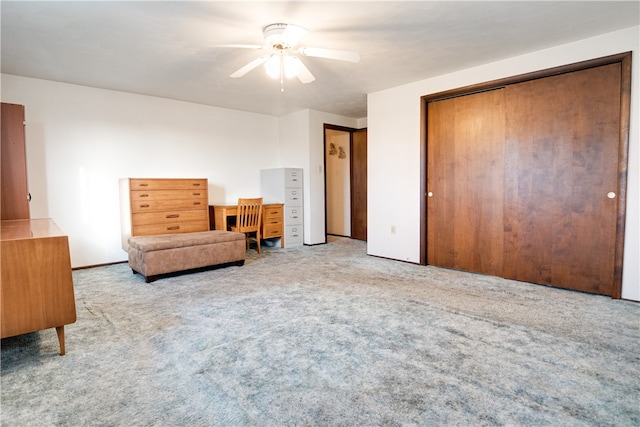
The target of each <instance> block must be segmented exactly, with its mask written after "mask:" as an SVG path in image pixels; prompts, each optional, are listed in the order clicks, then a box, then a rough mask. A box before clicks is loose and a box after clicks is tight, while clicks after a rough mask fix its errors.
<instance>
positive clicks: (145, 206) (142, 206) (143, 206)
mask: <svg viewBox="0 0 640 427" xmlns="http://www.w3.org/2000/svg"><path fill="white" fill-rule="evenodd" d="M140 207H141V208H148V207H149V205H147V204H144V205H140Z"/></svg>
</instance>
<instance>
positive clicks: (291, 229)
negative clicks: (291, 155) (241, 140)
mask: <svg viewBox="0 0 640 427" xmlns="http://www.w3.org/2000/svg"><path fill="white" fill-rule="evenodd" d="M260 179H261V186H262V198H263V201H264V203H284V247H285V248H291V247H294V246H301V245H302V244H303V243H304V238H303V237H304V235H303V218H304V215H303V210H302V169H299V168H278V169H263V170H262V171H261V175H260Z"/></svg>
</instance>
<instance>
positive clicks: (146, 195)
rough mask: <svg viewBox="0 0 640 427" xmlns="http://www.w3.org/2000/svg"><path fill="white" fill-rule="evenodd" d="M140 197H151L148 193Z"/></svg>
mask: <svg viewBox="0 0 640 427" xmlns="http://www.w3.org/2000/svg"><path fill="white" fill-rule="evenodd" d="M140 197H149V195H148V194H147V193H143V194H141V195H140Z"/></svg>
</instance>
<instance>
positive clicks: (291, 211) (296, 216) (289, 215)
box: [284, 206, 303, 225]
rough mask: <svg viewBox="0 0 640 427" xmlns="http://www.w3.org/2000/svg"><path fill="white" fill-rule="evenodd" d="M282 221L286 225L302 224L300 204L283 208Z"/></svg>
mask: <svg viewBox="0 0 640 427" xmlns="http://www.w3.org/2000/svg"><path fill="white" fill-rule="evenodd" d="M284 217H285V219H284V222H285V224H288V225H301V224H302V218H303V217H302V206H287V207H285V208H284Z"/></svg>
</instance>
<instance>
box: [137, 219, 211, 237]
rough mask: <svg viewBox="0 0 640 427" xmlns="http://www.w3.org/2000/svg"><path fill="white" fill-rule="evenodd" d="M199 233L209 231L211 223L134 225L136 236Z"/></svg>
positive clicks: (187, 222) (188, 222) (189, 222)
mask: <svg viewBox="0 0 640 427" xmlns="http://www.w3.org/2000/svg"><path fill="white" fill-rule="evenodd" d="M197 231H209V221H184V222H169V223H166V224H148V225H134V226H133V235H134V236H147V235H151V234H173V233H194V232H197Z"/></svg>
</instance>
